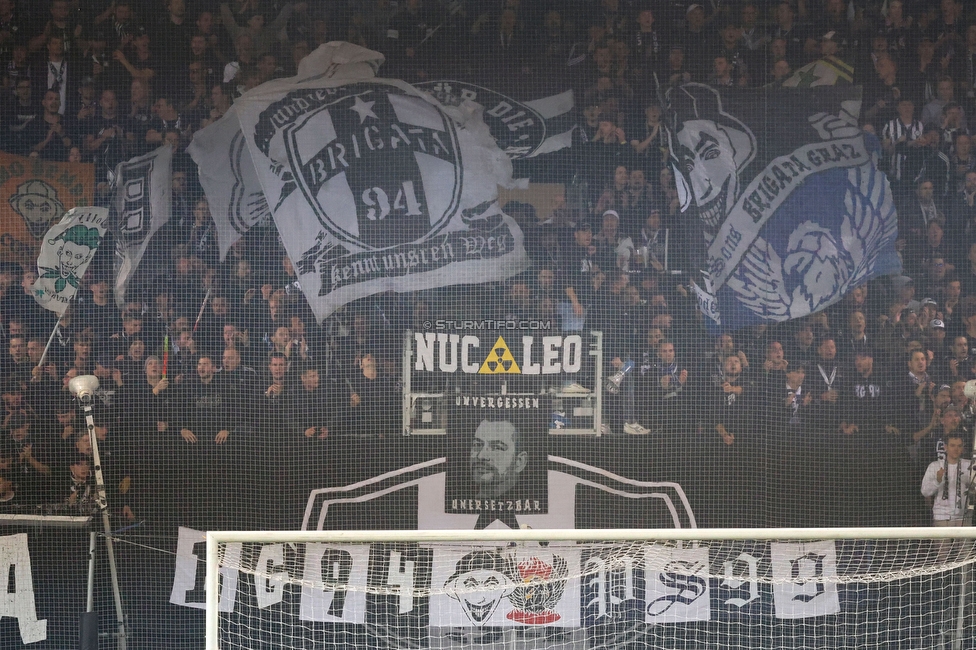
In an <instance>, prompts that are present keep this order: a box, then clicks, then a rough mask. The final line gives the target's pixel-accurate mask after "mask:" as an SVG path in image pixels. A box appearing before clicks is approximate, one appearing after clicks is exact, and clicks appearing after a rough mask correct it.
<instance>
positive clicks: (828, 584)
mask: <svg viewBox="0 0 976 650" xmlns="http://www.w3.org/2000/svg"><path fill="white" fill-rule="evenodd" d="M769 554H770V560H771V563H772V574H773V605H774V607H775V610H776V618H810V617H812V616H824V615H826V614H838V613H840V598H839V596H838V594H837V582H836V578H837V549H836V548H835V546H834V542H832V541H820V542H806V543H802V544H786V543H782V542H772V543H770V545H769Z"/></svg>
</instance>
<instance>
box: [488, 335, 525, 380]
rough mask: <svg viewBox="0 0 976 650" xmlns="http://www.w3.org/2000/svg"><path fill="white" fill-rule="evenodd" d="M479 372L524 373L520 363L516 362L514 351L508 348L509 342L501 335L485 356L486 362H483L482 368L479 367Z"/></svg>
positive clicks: (495, 373)
mask: <svg viewBox="0 0 976 650" xmlns="http://www.w3.org/2000/svg"><path fill="white" fill-rule="evenodd" d="M478 374H479V375H499V374H509V375H520V374H522V371H521V370H520V369H519V367H518V364H517V363H515V357H513V356H512V351H511V350H509V349H508V343H505V339H503V338H502V337H500V336H499V337H498V340H497V341H495V345H493V346H492V347H491V352H489V353H488V356H487V357H485V362H484V363H483V364H481V368H479V369H478Z"/></svg>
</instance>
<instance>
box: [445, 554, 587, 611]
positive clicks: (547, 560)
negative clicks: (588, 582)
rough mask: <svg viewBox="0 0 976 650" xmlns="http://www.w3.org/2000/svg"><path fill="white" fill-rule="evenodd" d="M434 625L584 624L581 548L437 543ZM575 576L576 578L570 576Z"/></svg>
mask: <svg viewBox="0 0 976 650" xmlns="http://www.w3.org/2000/svg"><path fill="white" fill-rule="evenodd" d="M433 553H434V556H433V572H432V575H431V597H430V625H431V627H435V628H436V627H472V626H473V627H484V626H493V627H513V626H519V627H521V626H528V627H535V626H539V627H543V626H546V627H578V626H579V625H580V620H581V619H580V580H579V577H578V576H579V567H580V552H579V550H578V549H576V548H571V547H560V546H555V545H550V546H548V547H542V546H538V545H525V546H519V547H517V548H484V547H482V548H476V547H472V548H471V550H470V551H469V552H467V553H464V554H461V553H458V552H457V550H455V549H447V548H443V547H439V546H435V547H433ZM570 576H573V577H570Z"/></svg>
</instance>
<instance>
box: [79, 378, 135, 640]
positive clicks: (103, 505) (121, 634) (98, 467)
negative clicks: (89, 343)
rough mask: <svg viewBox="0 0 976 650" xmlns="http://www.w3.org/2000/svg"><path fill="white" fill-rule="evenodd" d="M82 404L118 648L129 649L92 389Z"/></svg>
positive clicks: (91, 580)
mask: <svg viewBox="0 0 976 650" xmlns="http://www.w3.org/2000/svg"><path fill="white" fill-rule="evenodd" d="M78 401H79V402H80V403H81V408H82V409H83V410H84V411H85V422H86V424H87V426H88V436H89V437H90V438H91V446H92V460H93V461H94V463H95V486H96V490H97V499H98V509H99V511H101V514H102V526H103V528H104V530H105V550H106V551H107V553H108V568H109V572H110V573H111V574H112V595H113V597H114V599H115V620H116V625H117V630H116V632H115V637H116V638H117V639H118V650H126V647H125V646H126V629H125V615H124V614H123V612H122V593H121V591H120V590H119V573H118V569H117V568H116V565H115V546H114V545H113V543H112V522H111V521H110V519H109V514H108V499H107V497H106V493H105V477H104V476H103V475H102V461H101V456H100V455H99V453H98V436H96V435H95V418H94V416H93V415H92V401H93V397H92V395H91V394H90V393H88V394H81V395H79V396H78ZM88 562H89V564H88V605H87V612H86V613H87V614H92V613H94V611H95V602H94V597H93V594H94V580H95V548H94V533H92V544H91V546H90V547H89V559H88Z"/></svg>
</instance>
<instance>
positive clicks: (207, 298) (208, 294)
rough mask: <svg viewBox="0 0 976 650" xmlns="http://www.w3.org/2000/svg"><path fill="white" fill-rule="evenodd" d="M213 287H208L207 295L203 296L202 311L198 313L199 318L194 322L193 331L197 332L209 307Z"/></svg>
mask: <svg viewBox="0 0 976 650" xmlns="http://www.w3.org/2000/svg"><path fill="white" fill-rule="evenodd" d="M212 291H213V288H210V289H207V295H205V296H204V297H203V304H202V305H200V311H199V312H198V313H197V320H196V321H195V322H194V323H193V333H194V334H196V332H197V327H199V326H200V319H201V318H203V312H204V310H205V309H206V308H207V303H208V302H209V301H210V294H211V292H212Z"/></svg>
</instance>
